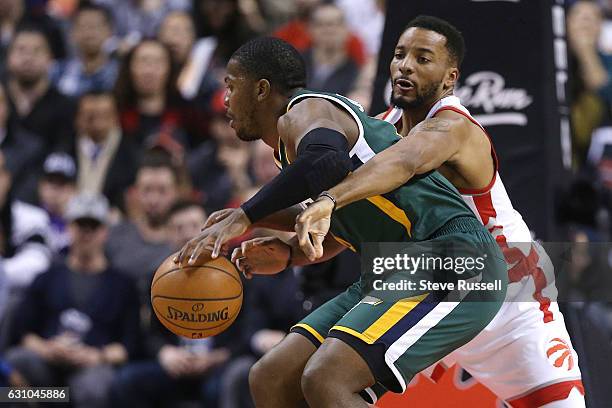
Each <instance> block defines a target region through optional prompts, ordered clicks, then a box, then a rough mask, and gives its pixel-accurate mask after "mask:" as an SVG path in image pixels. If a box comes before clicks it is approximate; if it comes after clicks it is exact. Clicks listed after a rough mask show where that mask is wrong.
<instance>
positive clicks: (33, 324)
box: [7, 195, 139, 408]
mask: <svg viewBox="0 0 612 408" xmlns="http://www.w3.org/2000/svg"><path fill="white" fill-rule="evenodd" d="M66 217H67V219H68V220H69V222H70V225H69V231H70V235H71V242H72V244H71V246H70V250H69V252H68V256H67V258H66V260H65V261H64V262H61V263H58V264H57V265H54V266H53V267H52V268H50V269H49V271H48V272H46V273H44V274H42V275H40V276H39V277H38V278H37V279H36V280H35V281H34V282H33V283H32V285H31V286H30V287H29V288H28V290H27V292H26V294H25V297H24V299H23V301H22V303H21V306H20V308H19V319H18V322H17V325H16V329H17V330H16V337H17V339H18V340H19V341H20V345H21V347H18V348H15V349H13V350H10V351H9V352H8V353H7V360H8V361H9V363H10V364H11V365H12V366H13V367H14V368H15V369H16V370H17V371H18V372H19V373H21V374H22V375H23V376H24V377H25V378H26V380H27V381H28V383H30V384H31V385H34V386H50V385H56V386H66V385H67V386H69V387H70V400H71V402H73V404H74V405H75V406H76V407H88V408H89V407H94V408H95V407H106V406H107V401H106V398H107V393H108V388H109V386H110V382H111V381H112V378H113V375H114V374H113V373H114V366H116V365H120V364H123V363H125V362H126V361H127V360H128V356H130V355H134V354H135V353H136V351H137V350H138V340H139V323H138V297H137V294H136V290H135V288H134V286H133V284H132V283H131V282H130V280H129V279H127V278H126V277H124V276H122V275H121V274H119V273H117V272H116V271H115V270H113V268H112V267H110V266H109V262H108V259H107V258H106V256H105V254H104V244H105V242H106V240H107V237H108V228H107V221H108V204H107V202H106V200H105V199H104V197H102V196H92V195H79V196H77V197H75V198H73V199H72V200H71V202H70V204H69V206H68V211H67V214H66Z"/></svg>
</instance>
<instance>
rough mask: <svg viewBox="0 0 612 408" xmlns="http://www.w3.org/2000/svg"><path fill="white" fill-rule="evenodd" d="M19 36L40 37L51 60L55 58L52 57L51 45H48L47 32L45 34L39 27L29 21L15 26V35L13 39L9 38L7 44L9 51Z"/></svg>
mask: <svg viewBox="0 0 612 408" xmlns="http://www.w3.org/2000/svg"><path fill="white" fill-rule="evenodd" d="M21 34H36V35H38V36H39V37H41V38H42V39H43V41H44V42H45V44H46V46H47V49H48V50H49V53H50V54H51V58H54V57H55V56H54V55H53V50H52V49H51V43H49V38H48V37H49V36H48V34H47V32H45V30H43V29H42V28H41V27H39V26H38V25H36V24H34V23H33V22H30V21H26V22H23V23H19V24H18V25H17V28H16V29H15V33H14V34H13V37H12V38H11V41H10V42H9V46H8V49H9V50H11V49H12V48H13V45H14V44H15V41H17V37H18V36H19V35H21Z"/></svg>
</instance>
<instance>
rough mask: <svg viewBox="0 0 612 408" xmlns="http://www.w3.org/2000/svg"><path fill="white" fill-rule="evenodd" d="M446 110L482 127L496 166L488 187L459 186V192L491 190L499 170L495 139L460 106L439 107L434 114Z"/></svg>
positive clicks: (477, 192)
mask: <svg viewBox="0 0 612 408" xmlns="http://www.w3.org/2000/svg"><path fill="white" fill-rule="evenodd" d="M445 110H450V111H453V112H456V113H459V114H460V115H463V116H465V117H466V118H468V119H469V120H470V122H472V123H473V124H475V125H476V126H478V127H479V128H480V129H482V131H483V132H484V134H485V135H486V136H487V138H488V139H489V144H490V145H491V156H492V157H493V167H494V168H493V177H492V178H491V181H490V182H489V184H488V185H487V186H486V187H484V188H459V189H458V190H459V192H460V193H461V194H468V195H475V194H484V193H486V192H488V191H490V190H491V188H493V184H495V179H496V178H497V171H498V170H499V162H498V160H497V153H496V152H495V148H494V147H493V140H491V136H489V134H488V133H487V131H486V130H485V129H484V128H483V127H482V126H481V125H480V123H478V122H476V120H475V119H474V118H473V117H471V116H470V115H468V114H467V113H465V112H464V111H462V110H461V109H458V108H456V107H454V106H443V107H441V108H440V109H438V110H437V111H436V113H434V116H435V115H437V114H438V113H440V112H442V111H445Z"/></svg>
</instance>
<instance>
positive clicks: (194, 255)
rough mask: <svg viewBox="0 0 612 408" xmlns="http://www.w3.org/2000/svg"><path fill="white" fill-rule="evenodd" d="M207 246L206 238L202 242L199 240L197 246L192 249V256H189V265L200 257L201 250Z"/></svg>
mask: <svg viewBox="0 0 612 408" xmlns="http://www.w3.org/2000/svg"><path fill="white" fill-rule="evenodd" d="M205 247H206V239H203V240H201V241H200V242H198V244H197V245H196V246H195V248H194V249H193V251H191V256H190V257H189V261H188V262H187V263H188V264H189V265H192V264H193V263H194V262H195V261H196V259H198V257H199V256H200V252H202V250H203V249H204V248H205Z"/></svg>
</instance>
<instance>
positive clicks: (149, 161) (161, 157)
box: [136, 147, 180, 184]
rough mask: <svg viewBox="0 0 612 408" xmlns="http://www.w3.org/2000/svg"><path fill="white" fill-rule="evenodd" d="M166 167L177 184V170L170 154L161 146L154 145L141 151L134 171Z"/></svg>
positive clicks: (178, 178)
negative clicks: (136, 168)
mask: <svg viewBox="0 0 612 408" xmlns="http://www.w3.org/2000/svg"><path fill="white" fill-rule="evenodd" d="M151 168H153V169H168V170H169V171H170V173H172V176H173V177H174V181H175V182H176V184H179V180H180V177H179V170H178V169H177V167H176V166H175V165H174V163H173V162H172V156H171V155H170V153H168V152H167V151H166V150H164V149H163V148H159V147H154V148H151V149H148V150H145V152H144V153H143V155H142V157H141V159H140V163H139V165H138V170H137V171H136V173H139V172H140V171H141V170H142V169H151Z"/></svg>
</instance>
